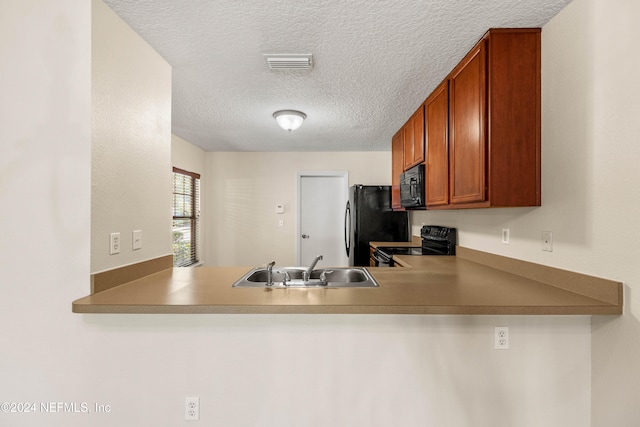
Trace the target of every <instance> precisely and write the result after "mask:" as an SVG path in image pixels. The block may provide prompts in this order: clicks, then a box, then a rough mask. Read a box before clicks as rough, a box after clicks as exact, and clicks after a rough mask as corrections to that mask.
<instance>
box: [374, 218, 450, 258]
mask: <svg viewBox="0 0 640 427" xmlns="http://www.w3.org/2000/svg"><path fill="white" fill-rule="evenodd" d="M420 237H421V238H422V245H421V246H420V247H406V246H404V247H403V246H378V248H377V249H376V250H375V252H374V253H373V257H374V259H375V261H376V266H377V267H393V256H394V255H420V256H422V255H455V254H456V241H457V239H456V229H455V228H450V227H442V226H438V225H425V226H423V227H422V229H420Z"/></svg>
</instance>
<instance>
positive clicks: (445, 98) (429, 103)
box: [424, 80, 449, 208]
mask: <svg viewBox="0 0 640 427" xmlns="http://www.w3.org/2000/svg"><path fill="white" fill-rule="evenodd" d="M424 123H425V146H426V159H425V163H426V167H425V187H426V188H425V190H426V191H425V193H426V195H425V198H426V199H425V203H426V205H427V208H428V207H430V206H444V205H447V204H448V203H449V81H448V80H445V81H444V82H442V83H441V84H440V86H438V87H437V88H436V89H435V90H434V91H433V93H432V94H431V95H429V97H428V98H427V100H426V101H425V103H424Z"/></svg>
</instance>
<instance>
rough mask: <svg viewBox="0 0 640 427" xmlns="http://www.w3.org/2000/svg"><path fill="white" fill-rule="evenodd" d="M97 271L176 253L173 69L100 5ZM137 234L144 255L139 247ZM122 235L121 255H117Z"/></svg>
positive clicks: (95, 93) (95, 99)
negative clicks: (113, 242) (112, 241)
mask: <svg viewBox="0 0 640 427" xmlns="http://www.w3.org/2000/svg"><path fill="white" fill-rule="evenodd" d="M92 8H93V13H92V32H91V43H92V48H93V49H92V61H91V62H92V63H91V66H92V67H91V91H92V110H91V111H92V122H91V124H92V134H91V138H92V144H93V145H92V158H91V165H92V167H91V171H92V176H91V196H92V199H91V206H92V210H91V271H92V272H97V271H102V270H108V269H111V268H114V267H118V266H122V265H127V264H132V263H135V262H139V261H143V260H147V259H152V258H156V257H159V256H163V255H168V254H171V251H172V249H171V234H170V230H171V210H170V206H171V193H170V191H167V189H170V188H171V66H169V64H167V62H166V61H165V60H164V59H162V57H160V55H158V54H157V53H156V52H155V51H154V50H153V49H151V48H150V47H149V45H148V44H147V43H146V42H144V41H143V40H142V39H141V38H140V37H139V36H138V35H137V34H136V33H135V32H134V31H133V30H131V28H129V27H128V26H127V25H126V24H125V23H124V22H123V21H122V20H121V19H120V18H119V17H118V16H117V15H116V14H115V13H114V12H113V11H112V10H111V9H109V8H108V7H107V6H106V5H105V4H104V3H103V2H102V1H101V0H94V1H93V2H92ZM133 230H141V231H142V249H139V250H135V251H134V250H133V249H132V232H133ZM113 232H119V233H120V238H121V252H120V253H119V254H116V255H110V254H109V235H110V233H113Z"/></svg>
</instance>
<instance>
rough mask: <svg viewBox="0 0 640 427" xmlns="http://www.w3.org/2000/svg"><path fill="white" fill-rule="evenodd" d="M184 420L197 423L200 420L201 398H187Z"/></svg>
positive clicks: (185, 400)
mask: <svg viewBox="0 0 640 427" xmlns="http://www.w3.org/2000/svg"><path fill="white" fill-rule="evenodd" d="M184 419H185V420H191V421H197V420H199V419H200V398H199V397H197V396H187V397H185V398H184Z"/></svg>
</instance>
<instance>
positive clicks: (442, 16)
mask: <svg viewBox="0 0 640 427" xmlns="http://www.w3.org/2000/svg"><path fill="white" fill-rule="evenodd" d="M569 1H570V0H422V1H418V0H387V1H374V0H324V1H320V0H317V1H312V0H306V1H303V0H270V1H260V2H246V1H241V0H216V1H213V0H105V3H106V4H107V5H109V6H110V7H111V8H112V9H113V10H114V11H115V12H116V13H117V14H118V15H120V16H121V17H122V19H124V20H125V21H126V22H127V23H128V24H129V25H130V26H131V27H132V28H133V29H134V30H135V31H136V32H137V33H138V34H140V35H141V36H142V37H143V38H144V39H145V40H146V41H147V42H148V43H149V44H150V45H151V46H153V47H154V48H155V49H156V50H157V51H158V53H160V55H162V56H163V57H164V58H165V59H166V60H167V61H168V62H169V63H170V64H171V65H172V66H173V100H172V101H173V112H172V122H173V133H175V134H176V135H178V136H180V137H182V138H184V139H186V140H187V141H189V142H191V143H193V144H196V145H198V146H200V147H202V148H203V149H205V150H207V151H385V150H389V149H390V146H391V137H392V136H393V134H394V133H395V132H396V131H397V130H398V129H399V128H400V127H401V126H402V124H403V123H404V122H405V121H406V120H407V119H408V118H409V116H410V115H411V114H412V113H413V112H414V111H415V109H416V108H418V106H419V105H420V104H421V103H422V101H424V99H425V98H426V97H427V95H428V94H429V93H430V92H431V91H432V90H433V89H434V88H435V87H436V86H437V85H438V84H439V83H440V82H441V81H442V79H443V78H444V77H445V76H446V75H447V74H448V73H449V71H450V70H451V69H452V68H453V67H454V66H455V65H456V64H457V63H458V61H459V60H460V59H461V58H462V57H463V56H464V55H465V53H466V52H467V51H468V50H469V49H470V48H471V47H472V46H473V45H474V44H475V43H476V42H477V41H478V40H479V39H480V37H482V35H483V34H484V33H485V32H486V31H487V30H488V29H489V28H494V27H541V26H543V25H544V24H545V23H546V22H547V21H548V20H549V19H551V18H552V17H553V16H555V15H556V14H557V13H558V12H559V11H560V10H561V9H562V8H563V7H564V6H565V5H566V4H567V3H569ZM265 53H276V54H282V53H289V54H290V53H311V54H313V60H314V68H313V69H312V70H310V71H270V70H269V69H268V67H267V65H266V62H265V60H264V58H263V56H262V55H263V54H265ZM281 109H295V110H300V111H303V112H305V113H306V114H307V120H305V122H304V124H303V125H302V127H301V128H300V129H298V130H296V131H293V132H291V133H288V132H286V131H284V130H282V129H280V128H279V127H278V126H277V125H276V123H275V121H274V119H273V117H272V114H273V112H274V111H277V110H281ZM274 167H277V165H274Z"/></svg>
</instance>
